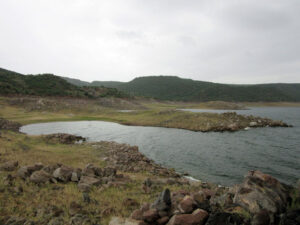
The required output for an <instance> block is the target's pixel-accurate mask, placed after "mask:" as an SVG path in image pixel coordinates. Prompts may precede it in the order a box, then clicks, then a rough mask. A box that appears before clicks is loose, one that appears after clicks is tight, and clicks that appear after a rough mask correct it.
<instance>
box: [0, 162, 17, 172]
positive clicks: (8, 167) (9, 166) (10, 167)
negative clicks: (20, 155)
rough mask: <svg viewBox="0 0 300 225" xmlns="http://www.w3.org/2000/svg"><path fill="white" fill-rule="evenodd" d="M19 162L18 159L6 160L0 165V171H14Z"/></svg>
mask: <svg viewBox="0 0 300 225" xmlns="http://www.w3.org/2000/svg"><path fill="white" fill-rule="evenodd" d="M18 165H19V163H18V161H8V162H5V163H3V164H1V165H0V170H2V171H14V170H15V169H17V167H18Z"/></svg>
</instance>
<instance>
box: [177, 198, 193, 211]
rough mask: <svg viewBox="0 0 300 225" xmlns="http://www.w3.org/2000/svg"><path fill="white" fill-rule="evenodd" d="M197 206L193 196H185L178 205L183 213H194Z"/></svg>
mask: <svg viewBox="0 0 300 225" xmlns="http://www.w3.org/2000/svg"><path fill="white" fill-rule="evenodd" d="M194 206H195V202H194V199H193V198H192V197H191V196H185V197H184V198H183V199H182V200H181V202H180V203H179V205H178V209H179V211H180V212H181V213H191V212H193V209H194Z"/></svg>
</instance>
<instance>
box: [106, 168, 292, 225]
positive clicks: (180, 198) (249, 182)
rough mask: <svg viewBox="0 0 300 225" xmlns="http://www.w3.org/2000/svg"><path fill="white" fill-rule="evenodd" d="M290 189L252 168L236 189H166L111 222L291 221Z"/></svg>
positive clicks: (210, 224)
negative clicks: (288, 208) (128, 213)
mask: <svg viewBox="0 0 300 225" xmlns="http://www.w3.org/2000/svg"><path fill="white" fill-rule="evenodd" d="M290 189H291V187H289V186H287V185H285V184H282V183H280V182H279V181H278V180H276V179H275V178H273V177H272V176H270V175H267V174H263V173H262V172H260V171H250V172H249V174H248V175H247V176H246V177H245V180H244V182H243V183H242V184H239V185H236V186H234V187H232V188H224V187H218V188H215V189H205V188H204V189H202V190H200V191H198V192H193V193H190V192H188V191H178V192H174V193H172V194H171V193H170V191H169V190H168V189H165V190H164V191H163V192H162V193H161V194H160V196H159V197H158V198H157V200H156V201H155V202H154V203H153V204H149V203H146V204H144V205H143V206H142V207H141V208H139V209H136V210H134V211H133V213H132V214H131V218H130V219H129V220H126V219H123V220H122V219H120V218H113V219H112V220H111V222H110V225H115V224H117V223H116V221H118V222H119V223H118V224H119V225H122V224H132V225H164V224H167V225H204V224H205V225H220V224H222V225H236V224H245V225H247V224H249V225H250V224H251V225H269V224H279V223H280V218H284V219H285V221H289V215H290V214H292V213H294V214H295V213H296V212H289V213H286V209H287V205H288V203H289V199H290V196H289V193H290ZM120 221H121V222H120ZM122 221H123V222H122ZM129 222H130V223H129ZM281 223H282V224H288V223H284V222H281Z"/></svg>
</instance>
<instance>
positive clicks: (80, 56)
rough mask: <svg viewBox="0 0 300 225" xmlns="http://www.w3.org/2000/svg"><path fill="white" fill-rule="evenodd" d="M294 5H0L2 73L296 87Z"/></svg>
mask: <svg viewBox="0 0 300 225" xmlns="http://www.w3.org/2000/svg"><path fill="white" fill-rule="evenodd" d="M299 10H300V3H299V1H298V0H289V1H282V0H263V1H262V0H226V1H222V0H190V1H183V0H163V1H161V0H153V1H145V0H127V1H122V0H111V1H96V0H89V1H85V0H51V1H50V0H27V1H21V0H10V1H1V2H0V12H1V13H0V30H1V35H0V67H4V68H8V69H11V70H15V71H19V72H22V73H42V72H51V73H54V74H58V75H65V76H70V77H75V78H79V79H83V80H89V81H91V80H122V81H128V80H131V79H133V78H134V77H136V76H144V75H153V74H156V75H161V74H165V75H179V76H181V77H187V78H192V79H197V80H207V81H213V82H224V83H263V82H300V76H299V69H300V54H299V52H300V41H299V40H300V14H299Z"/></svg>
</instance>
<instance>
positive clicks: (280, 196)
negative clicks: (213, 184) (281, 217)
mask: <svg viewBox="0 0 300 225" xmlns="http://www.w3.org/2000/svg"><path fill="white" fill-rule="evenodd" d="M289 189H290V188H289V187H288V186H287V185H284V184H282V183H280V182H279V181H278V180H276V179H275V178H273V177H272V176H270V175H267V174H264V173H262V172H260V171H250V172H249V174H248V175H247V176H246V178H245V180H244V182H243V183H242V184H241V185H239V186H238V190H237V192H236V193H235V195H234V198H233V203H234V204H238V205H240V206H242V207H244V208H245V209H247V210H248V211H249V212H250V213H251V214H256V213H259V212H260V210H261V209H265V210H267V211H269V212H270V213H272V214H276V213H281V212H284V211H285V209H286V206H287V203H288V200H289V198H290V196H289Z"/></svg>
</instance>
